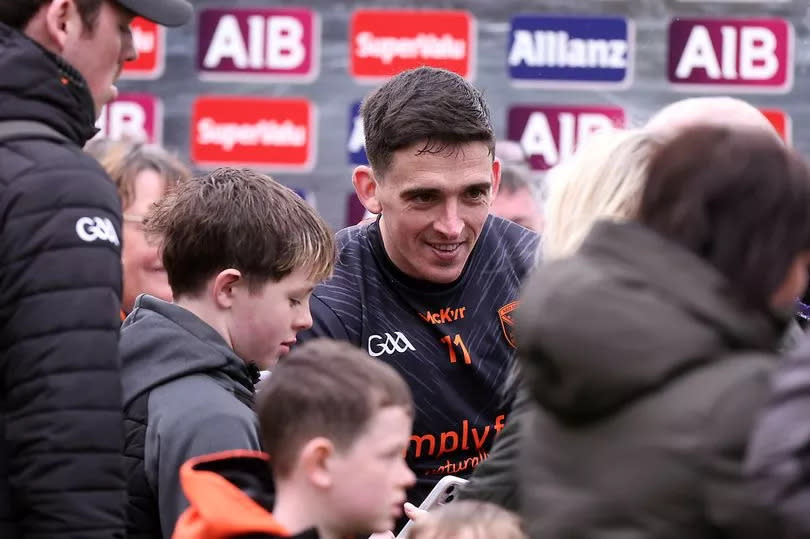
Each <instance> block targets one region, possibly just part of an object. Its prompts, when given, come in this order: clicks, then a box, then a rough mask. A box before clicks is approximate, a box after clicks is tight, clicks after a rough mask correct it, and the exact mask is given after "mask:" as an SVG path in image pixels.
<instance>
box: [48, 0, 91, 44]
mask: <svg viewBox="0 0 810 539" xmlns="http://www.w3.org/2000/svg"><path fill="white" fill-rule="evenodd" d="M83 24H84V23H83V22H82V19H81V16H80V15H79V11H78V9H77V7H76V3H75V2H74V0H52V1H51V2H50V3H49V4H48V6H47V7H46V8H45V33H46V34H47V36H48V39H49V41H51V42H52V43H53V44H54V45H56V47H57V49H58V52H61V51H63V50H64V49H65V47H66V46H67V42H68V38H69V36H70V35H71V34H73V33H75V32H82V31H83V30H84V26H83Z"/></svg>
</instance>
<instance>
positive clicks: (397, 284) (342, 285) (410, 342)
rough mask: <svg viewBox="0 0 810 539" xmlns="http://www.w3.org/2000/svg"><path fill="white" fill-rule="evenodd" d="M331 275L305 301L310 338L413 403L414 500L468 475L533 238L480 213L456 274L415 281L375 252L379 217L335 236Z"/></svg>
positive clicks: (500, 416)
mask: <svg viewBox="0 0 810 539" xmlns="http://www.w3.org/2000/svg"><path fill="white" fill-rule="evenodd" d="M337 241H338V263H337V267H336V269H335V275H334V277H333V278H332V279H330V280H329V281H328V282H326V283H324V284H321V285H319V286H318V287H317V288H316V289H315V293H314V294H313V296H312V300H311V307H312V317H313V321H314V325H313V328H312V329H311V330H310V331H308V332H306V333H305V334H303V335H302V336H301V339H302V340H306V339H311V338H314V337H319V336H326V337H332V338H335V339H342V340H347V341H349V342H351V343H353V344H355V345H356V346H358V347H360V348H362V349H364V350H366V351H367V352H368V353H369V354H370V355H371V356H373V357H375V358H378V359H380V360H383V361H385V362H387V363H388V364H389V365H391V366H393V367H394V368H396V369H397V371H398V372H399V373H400V374H401V375H402V376H403V377H404V378H405V380H406V381H407V382H408V384H409V385H410V387H411V390H412V392H413V395H414V400H415V404H416V418H415V421H414V431H413V436H412V437H411V443H410V447H409V449H408V454H407V458H408V463H409V465H410V466H411V468H412V469H413V470H414V472H415V473H416V475H417V477H418V484H417V488H416V489H415V490H414V492H413V493H412V496H410V500H411V501H412V502H415V503H418V502H420V501H421V499H422V498H423V497H424V496H425V495H426V494H427V493H428V492H429V491H430V489H431V488H432V487H433V485H434V484H435V483H436V482H437V481H438V480H439V479H440V478H441V477H442V476H444V475H448V474H452V475H457V476H461V477H465V476H468V475H469V474H470V473H471V472H472V470H473V468H475V466H476V465H477V464H478V463H479V462H481V460H483V459H484V458H486V456H487V453H488V452H489V449H490V447H491V446H492V442H493V439H494V438H495V436H496V435H497V433H498V432H499V431H500V430H501V429H502V428H503V425H504V422H505V420H506V416H507V414H508V412H509V409H510V406H511V401H512V398H513V391H512V389H511V388H509V387H508V385H509V384H508V381H509V380H510V379H511V373H512V370H513V369H512V366H513V355H514V354H513V352H514V347H515V341H514V338H513V335H512V320H513V319H512V316H513V314H514V310H515V308H516V307H517V306H518V293H519V287H520V284H521V281H522V280H523V278H524V276H526V273H527V272H528V271H529V269H530V268H531V266H532V264H533V261H534V256H535V251H536V249H537V235H536V234H535V233H533V232H531V231H529V230H527V229H525V228H523V227H521V226H519V225H516V224H514V223H512V222H510V221H506V220H504V219H500V218H498V217H494V216H489V217H488V218H487V221H486V223H485V224H484V227H483V228H482V230H481V234H480V236H479V238H478V241H477V242H476V245H475V248H474V249H473V251H472V253H471V255H470V258H469V260H468V261H467V264H466V266H465V268H464V271H463V272H462V274H461V276H460V277H459V278H458V279H457V280H456V281H455V282H454V283H451V284H443V285H438V284H436V283H429V282H425V281H420V280H415V279H413V278H411V277H409V276H407V275H405V274H403V273H402V272H401V271H400V270H399V269H397V268H396V266H394V264H393V263H392V262H391V260H390V259H389V258H388V256H387V254H386V253H385V250H384V247H383V243H382V239H381V237H380V229H379V221H375V222H372V223H363V224H360V225H357V226H354V227H351V228H347V229H344V230H342V231H340V232H339V233H338V235H337Z"/></svg>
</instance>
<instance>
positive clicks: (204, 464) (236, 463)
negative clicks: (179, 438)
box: [174, 450, 317, 539]
mask: <svg viewBox="0 0 810 539" xmlns="http://www.w3.org/2000/svg"><path fill="white" fill-rule="evenodd" d="M180 482H181V484H182V486H183V492H184V493H185V495H186V499H188V502H189V507H188V509H186V511H185V512H184V513H183V514H182V515H181V516H180V519H179V520H178V521H177V525H176V527H175V531H174V537H175V538H183V539H225V538H228V537H236V536H242V535H248V534H250V535H251V536H260V537H265V536H267V537H289V536H290V533H289V532H287V530H286V529H285V528H284V526H282V525H281V524H279V522H278V521H277V520H276V519H275V518H274V517H273V515H272V513H271V512H270V510H271V508H272V507H273V502H274V491H275V488H274V485H273V478H272V475H271V473H270V464H269V458H268V456H267V454H266V453H261V452H258V451H244V450H236V451H225V452H222V453H215V454H213V455H206V456H203V457H198V458H194V459H191V460H189V461H188V462H186V463H185V464H184V465H183V467H182V468H181V469H180ZM300 537H301V538H302V539H303V538H304V537H309V536H300ZM311 537H315V538H317V535H314V536H311Z"/></svg>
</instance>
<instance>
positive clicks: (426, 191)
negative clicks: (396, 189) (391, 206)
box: [399, 187, 440, 198]
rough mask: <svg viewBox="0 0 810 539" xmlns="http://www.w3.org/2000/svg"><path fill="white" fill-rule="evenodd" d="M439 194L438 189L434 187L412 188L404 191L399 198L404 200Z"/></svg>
mask: <svg viewBox="0 0 810 539" xmlns="http://www.w3.org/2000/svg"><path fill="white" fill-rule="evenodd" d="M439 192H440V191H439V190H438V189H435V188H433V187H411V188H410V189H405V190H404V191H402V192H401V193H400V194H399V196H400V197H402V198H411V197H413V196H416V195H437V194H439Z"/></svg>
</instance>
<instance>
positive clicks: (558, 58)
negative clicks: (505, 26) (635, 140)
mask: <svg viewBox="0 0 810 539" xmlns="http://www.w3.org/2000/svg"><path fill="white" fill-rule="evenodd" d="M633 45H634V27H633V25H632V23H631V22H630V21H629V20H628V19H625V18H623V17H558V16H539V15H517V16H515V17H513V18H512V29H511V32H510V38H509V50H508V60H507V61H508V64H509V75H510V77H511V78H512V80H513V81H514V82H516V83H517V84H531V85H534V86H537V85H541V86H544V85H553V86H572V85H574V86H576V85H580V84H587V85H588V86H593V85H594V84H601V85H611V86H626V85H628V84H630V79H631V78H632V63H633V62H632V60H633V50H632V49H633Z"/></svg>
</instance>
